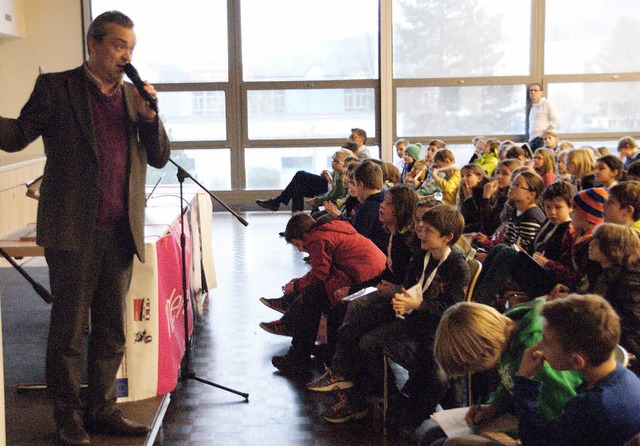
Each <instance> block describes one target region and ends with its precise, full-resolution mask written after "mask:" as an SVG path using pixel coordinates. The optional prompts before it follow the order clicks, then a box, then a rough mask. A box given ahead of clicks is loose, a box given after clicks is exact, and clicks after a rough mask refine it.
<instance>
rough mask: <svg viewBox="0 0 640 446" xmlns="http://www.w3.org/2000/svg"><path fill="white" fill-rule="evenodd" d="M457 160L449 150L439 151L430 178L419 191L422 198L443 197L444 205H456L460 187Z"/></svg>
mask: <svg viewBox="0 0 640 446" xmlns="http://www.w3.org/2000/svg"><path fill="white" fill-rule="evenodd" d="M455 163H456V158H455V156H454V155H453V152H452V151H451V150H449V149H439V150H438V151H437V152H436V153H435V154H434V155H433V167H432V168H431V171H430V178H427V179H425V181H424V183H423V184H422V185H421V186H420V189H418V195H420V196H421V197H431V196H433V197H435V198H438V196H437V195H436V194H438V195H442V198H441V201H442V202H443V203H444V204H450V205H454V206H455V204H456V199H457V194H458V188H459V187H460V170H459V169H458V168H457V167H456V164H455Z"/></svg>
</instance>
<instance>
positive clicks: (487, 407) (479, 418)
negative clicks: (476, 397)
mask: <svg viewBox="0 0 640 446" xmlns="http://www.w3.org/2000/svg"><path fill="white" fill-rule="evenodd" d="M497 413H498V409H496V406H494V405H493V404H482V405H480V406H478V405H475V406H471V407H470V408H469V410H468V411H467V414H466V415H465V416H464V420H465V421H466V422H467V424H468V425H469V426H474V425H475V426H481V425H483V424H486V423H488V422H489V421H491V420H493V419H494V418H495V417H496V415H497Z"/></svg>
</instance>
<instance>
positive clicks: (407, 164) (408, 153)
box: [400, 142, 425, 187]
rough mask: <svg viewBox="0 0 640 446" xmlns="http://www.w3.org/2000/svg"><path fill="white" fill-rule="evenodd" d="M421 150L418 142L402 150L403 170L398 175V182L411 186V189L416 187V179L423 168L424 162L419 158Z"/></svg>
mask: <svg viewBox="0 0 640 446" xmlns="http://www.w3.org/2000/svg"><path fill="white" fill-rule="evenodd" d="M421 150H422V144H421V143H419V142H417V143H414V144H409V145H408V146H407V147H405V148H404V168H403V169H402V172H401V174H400V180H401V181H402V182H403V183H406V184H411V185H413V187H416V184H415V182H416V179H417V178H418V176H419V175H420V174H421V173H422V171H423V169H424V167H425V161H424V160H423V159H421V158H420V151H421Z"/></svg>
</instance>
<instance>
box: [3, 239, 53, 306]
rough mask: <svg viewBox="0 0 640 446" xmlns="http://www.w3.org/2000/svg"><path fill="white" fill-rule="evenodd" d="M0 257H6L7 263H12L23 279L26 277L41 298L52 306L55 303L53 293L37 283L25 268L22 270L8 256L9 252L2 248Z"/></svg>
mask: <svg viewBox="0 0 640 446" xmlns="http://www.w3.org/2000/svg"><path fill="white" fill-rule="evenodd" d="M0 255H1V256H2V257H4V258H5V259H7V261H8V262H9V263H11V266H13V267H14V268H15V269H17V270H18V272H19V273H20V274H22V277H24V278H25V279H27V282H29V283H30V284H31V286H33V289H34V290H35V292H36V293H38V294H39V295H40V297H42V299H43V300H44V301H45V302H46V303H48V304H50V303H51V302H53V296H52V295H51V293H50V292H49V291H48V290H47V289H46V288H45V287H43V286H42V285H40V284H39V283H38V282H36V281H35V280H34V279H33V278H32V277H31V276H30V275H29V273H27V272H26V271H25V270H24V268H22V267H21V266H20V265H18V264H17V263H16V262H15V260H13V259H12V258H11V256H10V255H9V254H7V252H6V251H5V250H4V249H2V248H0Z"/></svg>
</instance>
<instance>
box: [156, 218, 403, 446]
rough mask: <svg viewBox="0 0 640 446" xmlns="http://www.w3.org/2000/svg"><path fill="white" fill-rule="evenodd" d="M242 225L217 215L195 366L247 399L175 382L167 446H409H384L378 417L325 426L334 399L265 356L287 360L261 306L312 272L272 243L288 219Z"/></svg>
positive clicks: (285, 342) (284, 342)
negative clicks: (213, 278)
mask: <svg viewBox="0 0 640 446" xmlns="http://www.w3.org/2000/svg"><path fill="white" fill-rule="evenodd" d="M245 217H246V219H247V221H249V226H248V227H244V226H242V225H241V224H240V223H239V222H237V221H236V219H235V218H234V217H233V216H231V215H229V214H226V213H225V214H222V213H216V214H215V215H214V219H213V243H214V257H215V265H216V275H217V278H218V287H217V288H216V289H215V290H213V291H212V293H211V296H210V304H209V310H208V313H207V314H205V316H204V318H203V320H202V321H201V323H200V325H199V327H198V331H197V333H198V335H197V336H198V338H197V345H196V347H195V349H194V351H193V361H192V364H193V369H194V371H195V372H196V375H197V376H199V377H201V378H204V379H207V380H211V381H214V382H217V383H219V384H222V385H224V386H227V387H231V388H234V389H237V390H240V391H242V392H247V393H249V401H248V402H245V400H244V399H243V398H242V397H240V396H237V395H234V394H232V393H228V392H225V391H223V390H219V389H217V388H213V387H210V386H207V385H205V384H202V383H200V382H197V381H191V380H190V381H187V382H181V383H180V384H179V385H178V388H177V389H176V391H175V392H174V393H173V395H172V400H171V405H170V406H169V409H168V411H167V414H166V416H165V420H164V429H163V430H164V432H163V441H164V444H166V445H190V446H197V445H203V446H204V445H223V446H232V445H238V446H240V445H242V446H244V445H249V444H253V445H278V446H285V445H289V446H301V445H382V444H389V445H394V444H410V443H402V442H397V441H395V442H394V441H393V440H390V441H389V442H386V441H385V440H384V438H383V435H382V420H381V418H380V417H381V415H380V414H376V416H374V417H373V418H370V419H368V420H363V421H360V422H354V423H347V424H345V425H340V426H336V425H330V424H329V423H326V422H324V420H322V418H320V416H319V413H320V411H321V410H322V408H323V407H324V406H325V405H327V404H330V403H331V401H332V397H331V396H330V395H324V394H320V395H318V394H315V393H312V392H309V391H307V390H306V389H305V388H304V384H305V383H306V382H307V381H308V379H309V378H302V379H298V380H294V379H291V378H288V377H285V376H282V375H280V374H279V373H277V372H276V370H275V369H274V368H273V366H272V365H271V357H272V356H273V355H276V354H282V353H284V352H286V350H287V348H288V346H289V343H290V338H285V337H280V336H275V335H272V334H269V333H267V332H265V331H263V330H262V329H261V328H260V327H259V326H258V324H259V323H260V322H261V321H271V320H274V319H278V317H279V314H278V313H276V312H275V311H273V310H270V309H268V308H267V307H265V306H264V305H262V304H261V303H260V302H259V301H258V298H259V297H260V296H267V297H277V296H278V295H279V291H280V288H281V286H282V285H283V284H285V283H286V282H287V281H288V280H289V279H291V278H292V277H299V276H301V275H303V274H304V273H305V272H306V271H307V269H308V268H309V267H308V266H307V265H306V264H305V263H304V262H303V261H302V257H303V254H301V253H299V252H298V251H297V250H296V249H295V248H294V247H293V246H291V245H288V244H287V243H286V242H285V241H284V239H283V238H281V237H279V236H278V232H279V231H282V230H284V227H285V225H286V222H287V220H288V218H289V217H290V214H289V213H284V212H279V213H266V212H265V213H260V212H257V213H249V214H246V216H245ZM317 375H319V371H316V376H317Z"/></svg>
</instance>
